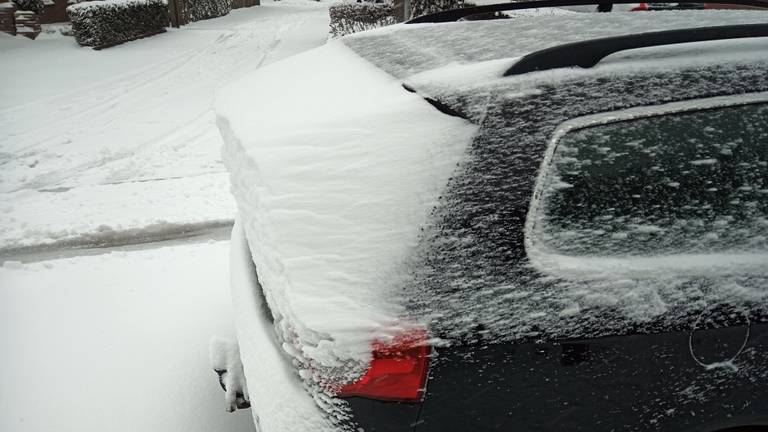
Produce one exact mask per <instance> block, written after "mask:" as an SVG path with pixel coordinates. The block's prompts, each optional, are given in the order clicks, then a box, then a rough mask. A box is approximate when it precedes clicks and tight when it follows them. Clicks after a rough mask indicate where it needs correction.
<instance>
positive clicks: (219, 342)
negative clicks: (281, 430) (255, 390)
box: [208, 336, 250, 412]
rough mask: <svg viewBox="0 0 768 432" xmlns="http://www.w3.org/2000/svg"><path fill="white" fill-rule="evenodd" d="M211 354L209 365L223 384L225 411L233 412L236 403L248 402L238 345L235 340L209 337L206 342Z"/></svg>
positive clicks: (246, 384)
mask: <svg viewBox="0 0 768 432" xmlns="http://www.w3.org/2000/svg"><path fill="white" fill-rule="evenodd" d="M208 347H209V348H208V351H209V353H210V356H211V367H212V368H213V370H214V371H216V373H219V374H220V380H221V382H222V384H223V385H224V388H225V392H224V400H225V401H226V407H227V411H229V412H234V411H235V410H236V409H237V407H238V404H243V402H250V396H249V394H248V383H247V382H246V379H245V373H243V363H242V362H241V361H240V347H239V346H238V345H237V342H235V341H232V340H228V339H223V338H220V337H218V336H214V337H213V338H211V341H210V343H209V344H208Z"/></svg>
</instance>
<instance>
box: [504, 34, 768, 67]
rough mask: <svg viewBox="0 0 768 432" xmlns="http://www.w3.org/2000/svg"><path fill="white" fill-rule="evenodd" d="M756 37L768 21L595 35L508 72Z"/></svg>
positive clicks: (583, 64)
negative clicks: (634, 51) (629, 52)
mask: <svg viewBox="0 0 768 432" xmlns="http://www.w3.org/2000/svg"><path fill="white" fill-rule="evenodd" d="M753 37H768V24H741V25H730V26H716V27H701V28H691V29H680V30H667V31H660V32H649V33H639V34H633V35H626V36H616V37H608V38H600V39H592V40H587V41H582V42H574V43H569V44H564V45H558V46H555V47H552V48H547V49H543V50H541V51H536V52H533V53H531V54H528V55H526V56H525V57H523V58H522V59H520V60H519V61H518V62H517V63H515V64H514V65H512V67H510V68H509V69H507V71H506V72H505V73H504V76H510V75H520V74H524V73H528V72H534V71H541V70H548V69H557V68H564V67H574V66H579V67H582V68H590V67H592V66H595V65H596V64H597V63H598V62H600V60H602V59H603V58H605V57H606V56H608V55H610V54H613V53H616V52H619V51H625V50H630V49H635V48H646V47H653V46H662V45H672V44H681V43H690V42H704V41H713V40H726V39H741V38H753Z"/></svg>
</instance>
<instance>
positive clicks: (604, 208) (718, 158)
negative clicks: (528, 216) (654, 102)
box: [533, 103, 768, 264]
mask: <svg viewBox="0 0 768 432" xmlns="http://www.w3.org/2000/svg"><path fill="white" fill-rule="evenodd" d="M546 170H547V171H546V173H545V174H544V179H543V184H542V186H541V195H540V200H539V205H538V208H537V209H536V210H535V211H536V215H535V217H536V219H535V221H536V222H535V229H534V238H533V240H534V242H535V243H536V245H537V246H538V248H541V249H542V250H543V251H546V252H549V253H555V254H561V255H572V256H616V257H619V256H632V255H645V256H648V255H663V254H681V253H685V254H701V253H723V252H727V253H754V252H765V251H766V250H768V104H764V103H763V104H754V105H745V106H735V107H725V108H717V109H711V110H704V111H695V112H684V113H676V114H665V115H659V116H653V117H646V118H639V119H632V120H626V121H620V122H615V123H610V124H605V125H598V126H590V127H586V128H583V129H578V130H575V131H572V132H569V133H567V134H565V135H564V136H563V137H562V138H561V139H560V141H559V142H558V143H557V147H556V149H555V151H554V154H553V156H552V160H551V163H550V164H549V166H548V167H547V168H546ZM766 264H768V263H766Z"/></svg>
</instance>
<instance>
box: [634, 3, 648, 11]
mask: <svg viewBox="0 0 768 432" xmlns="http://www.w3.org/2000/svg"><path fill="white" fill-rule="evenodd" d="M647 10H648V5H647V4H645V3H640V4H639V5H637V6H635V7H633V8H632V9H630V11H631V12H637V11H647Z"/></svg>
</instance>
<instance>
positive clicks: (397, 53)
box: [343, 9, 768, 79]
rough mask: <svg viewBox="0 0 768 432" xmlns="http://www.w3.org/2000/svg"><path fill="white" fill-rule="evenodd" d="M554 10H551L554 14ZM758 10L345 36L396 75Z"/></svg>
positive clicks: (756, 15)
mask: <svg viewBox="0 0 768 432" xmlns="http://www.w3.org/2000/svg"><path fill="white" fill-rule="evenodd" d="M553 11H556V12H554V13H553ZM766 19H768V11H762V10H701V11H698V10H690V11H663V12H643V13H636V12H619V13H610V14H597V13H594V14H589V13H576V12H568V11H564V10H563V11H560V10H553V9H547V10H543V11H542V12H541V14H540V15H538V16H529V17H521V18H513V19H501V20H490V21H461V22H452V23H440V24H403V25H396V26H392V27H389V28H384V29H378V30H374V31H369V32H363V33H358V34H353V35H350V36H347V37H346V38H344V39H343V42H344V43H345V44H346V45H347V46H348V47H350V48H351V49H352V50H353V51H355V52H356V53H357V54H358V55H360V56H362V57H363V58H365V59H367V60H369V61H371V62H372V63H374V64H375V65H376V66H378V67H379V68H381V69H383V70H385V71H386V72H388V73H390V74H392V75H394V76H396V77H398V78H401V79H402V78H407V77H409V76H412V75H415V74H418V73H422V72H425V71H430V70H435V69H440V68H442V67H445V66H449V65H454V64H457V63H458V64H463V65H467V64H473V63H480V62H486V61H489V60H500V59H517V58H519V57H522V56H525V55H527V54H530V53H533V52H536V51H540V50H543V49H547V48H552V47H556V46H559V45H563V44H568V43H574V42H580V41H584V40H589V39H596V38H605V37H613V36H623V35H629V34H637V33H644V32H656V31H667V30H675V29H685V28H699V27H708V26H723V25H737V24H760V23H765V22H766Z"/></svg>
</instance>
